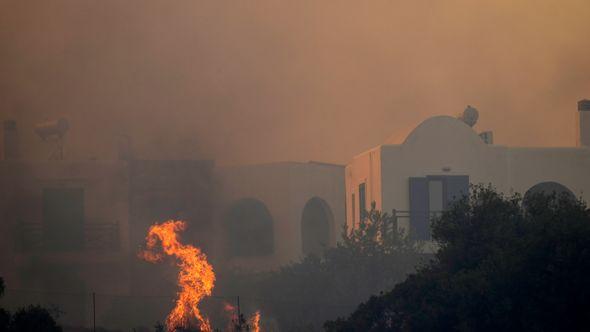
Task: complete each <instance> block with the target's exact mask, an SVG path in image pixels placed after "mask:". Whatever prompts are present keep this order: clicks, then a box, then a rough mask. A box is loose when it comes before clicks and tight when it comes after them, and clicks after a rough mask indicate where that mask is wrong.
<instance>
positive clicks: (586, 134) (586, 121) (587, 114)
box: [578, 99, 590, 147]
mask: <svg viewBox="0 0 590 332" xmlns="http://www.w3.org/2000/svg"><path fill="white" fill-rule="evenodd" d="M578 113H579V114H578V124H579V125H578V146H579V147H590V100H588V99H584V100H580V101H579V102H578Z"/></svg>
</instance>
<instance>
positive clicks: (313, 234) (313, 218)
mask: <svg viewBox="0 0 590 332" xmlns="http://www.w3.org/2000/svg"><path fill="white" fill-rule="evenodd" d="M333 225H334V217H333V214H332V210H331V209H330V206H329V205H328V203H326V201H325V200H323V199H321V198H319V197H313V198H311V199H310V200H309V201H307V203H306V204H305V207H304V208H303V213H302V216H301V242H302V243H301V245H302V251H303V254H304V255H309V254H315V255H319V254H321V253H322V251H323V250H324V248H326V247H327V246H329V245H330V244H331V238H332V233H331V232H332V228H333V227H332V226H333Z"/></svg>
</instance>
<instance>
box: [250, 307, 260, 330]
mask: <svg viewBox="0 0 590 332" xmlns="http://www.w3.org/2000/svg"><path fill="white" fill-rule="evenodd" d="M250 331H253V332H260V311H256V312H255V313H254V316H252V318H250Z"/></svg>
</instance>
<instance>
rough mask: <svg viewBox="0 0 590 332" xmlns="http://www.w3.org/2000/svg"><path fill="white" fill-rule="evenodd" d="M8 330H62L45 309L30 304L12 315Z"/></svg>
mask: <svg viewBox="0 0 590 332" xmlns="http://www.w3.org/2000/svg"><path fill="white" fill-rule="evenodd" d="M9 331H10V332H62V329H61V327H59V326H58V325H57V323H56V322H55V320H54V319H53V317H51V314H50V313H49V311H47V309H45V308H43V307H41V306H36V305H30V306H28V307H26V308H21V309H19V310H18V311H17V312H15V313H14V315H12V319H11V322H10V328H9Z"/></svg>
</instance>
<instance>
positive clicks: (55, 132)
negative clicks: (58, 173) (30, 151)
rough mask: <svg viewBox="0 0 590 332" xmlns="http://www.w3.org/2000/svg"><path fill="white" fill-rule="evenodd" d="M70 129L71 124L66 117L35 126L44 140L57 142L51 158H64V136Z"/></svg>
mask: <svg viewBox="0 0 590 332" xmlns="http://www.w3.org/2000/svg"><path fill="white" fill-rule="evenodd" d="M68 129H70V124H69V122H68V120H66V119H64V118H60V119H57V120H53V121H47V122H41V123H39V124H37V125H36V126H35V132H36V133H37V135H39V137H41V139H42V140H43V141H45V142H50V143H51V142H52V143H53V144H55V149H54V150H53V152H52V153H51V156H49V159H54V160H63V158H64V136H65V134H66V132H67V131H68Z"/></svg>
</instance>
